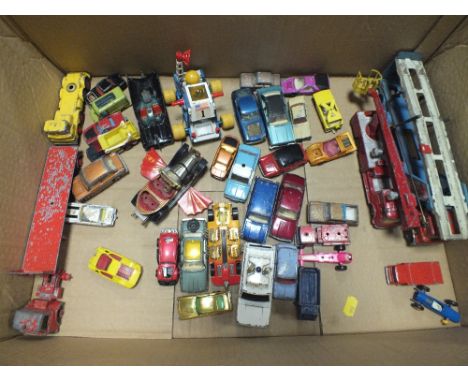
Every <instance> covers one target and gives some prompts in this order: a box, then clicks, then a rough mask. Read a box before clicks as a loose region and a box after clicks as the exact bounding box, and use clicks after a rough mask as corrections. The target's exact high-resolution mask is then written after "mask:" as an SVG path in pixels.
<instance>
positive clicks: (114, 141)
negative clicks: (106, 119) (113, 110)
mask: <svg viewBox="0 0 468 382" xmlns="http://www.w3.org/2000/svg"><path fill="white" fill-rule="evenodd" d="M139 139H140V131H139V130H138V129H137V128H136V127H135V125H134V124H133V123H132V122H130V121H126V122H124V123H121V124H120V126H118V127H116V128H115V129H112V130H111V131H108V132H107V133H105V134H102V135H99V136H98V142H99V145H100V146H101V147H102V149H103V150H104V152H105V153H106V154H108V153H111V152H113V151H116V150H118V149H119V148H121V147H123V146H125V145H127V144H128V143H130V142H133V141H137V140H139Z"/></svg>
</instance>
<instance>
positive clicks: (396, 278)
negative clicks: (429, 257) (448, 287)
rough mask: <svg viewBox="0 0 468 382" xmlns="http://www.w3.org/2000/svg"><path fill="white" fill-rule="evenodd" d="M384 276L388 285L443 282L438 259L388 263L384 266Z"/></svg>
mask: <svg viewBox="0 0 468 382" xmlns="http://www.w3.org/2000/svg"><path fill="white" fill-rule="evenodd" d="M385 278H386V279H387V284H389V285H433V284H442V283H443V282H444V281H443V279H442V271H441V270H440V264H439V262H438V261H422V262H419V263H402V264H397V265H389V266H387V267H385Z"/></svg>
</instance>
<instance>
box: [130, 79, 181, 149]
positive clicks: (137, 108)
mask: <svg viewBox="0 0 468 382" xmlns="http://www.w3.org/2000/svg"><path fill="white" fill-rule="evenodd" d="M128 86H129V91H130V98H131V99H132V104H133V110H134V112H135V116H136V117H137V120H138V126H139V128H140V133H141V143H142V144H143V147H144V149H145V150H149V149H150V148H151V147H154V148H158V149H159V148H162V147H164V146H167V145H170V144H172V143H174V137H173V135H172V130H171V124H170V122H169V115H168V114H167V110H166V105H165V104H164V100H163V95H162V91H161V84H160V82H159V76H158V75H157V74H156V73H150V74H147V75H145V76H143V77H141V78H129V80H128Z"/></svg>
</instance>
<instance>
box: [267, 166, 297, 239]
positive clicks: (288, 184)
mask: <svg viewBox="0 0 468 382" xmlns="http://www.w3.org/2000/svg"><path fill="white" fill-rule="evenodd" d="M304 192H305V179H304V178H303V177H301V176H299V175H295V174H285V175H284V176H283V180H282V182H281V186H280V191H279V194H278V199H277V202H276V208H275V212H274V214H273V219H272V224H271V230H270V236H271V237H273V238H275V239H277V240H282V241H292V240H293V239H294V235H295V234H296V229H297V222H298V220H299V217H300V215H301V207H302V201H303V199H304Z"/></svg>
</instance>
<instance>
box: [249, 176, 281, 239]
mask: <svg viewBox="0 0 468 382" xmlns="http://www.w3.org/2000/svg"><path fill="white" fill-rule="evenodd" d="M278 189H279V185H278V183H275V182H272V181H270V180H266V179H262V178H259V177H257V178H256V179H255V184H254V187H253V191H252V196H251V197H250V201H249V205H248V207H247V212H246V214H245V220H244V225H243V226H242V238H243V239H244V240H246V241H251V242H254V243H260V244H263V243H265V241H266V239H267V235H268V228H269V225H270V221H271V216H272V215H273V209H274V208H275V202H276V195H277V194H278Z"/></svg>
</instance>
